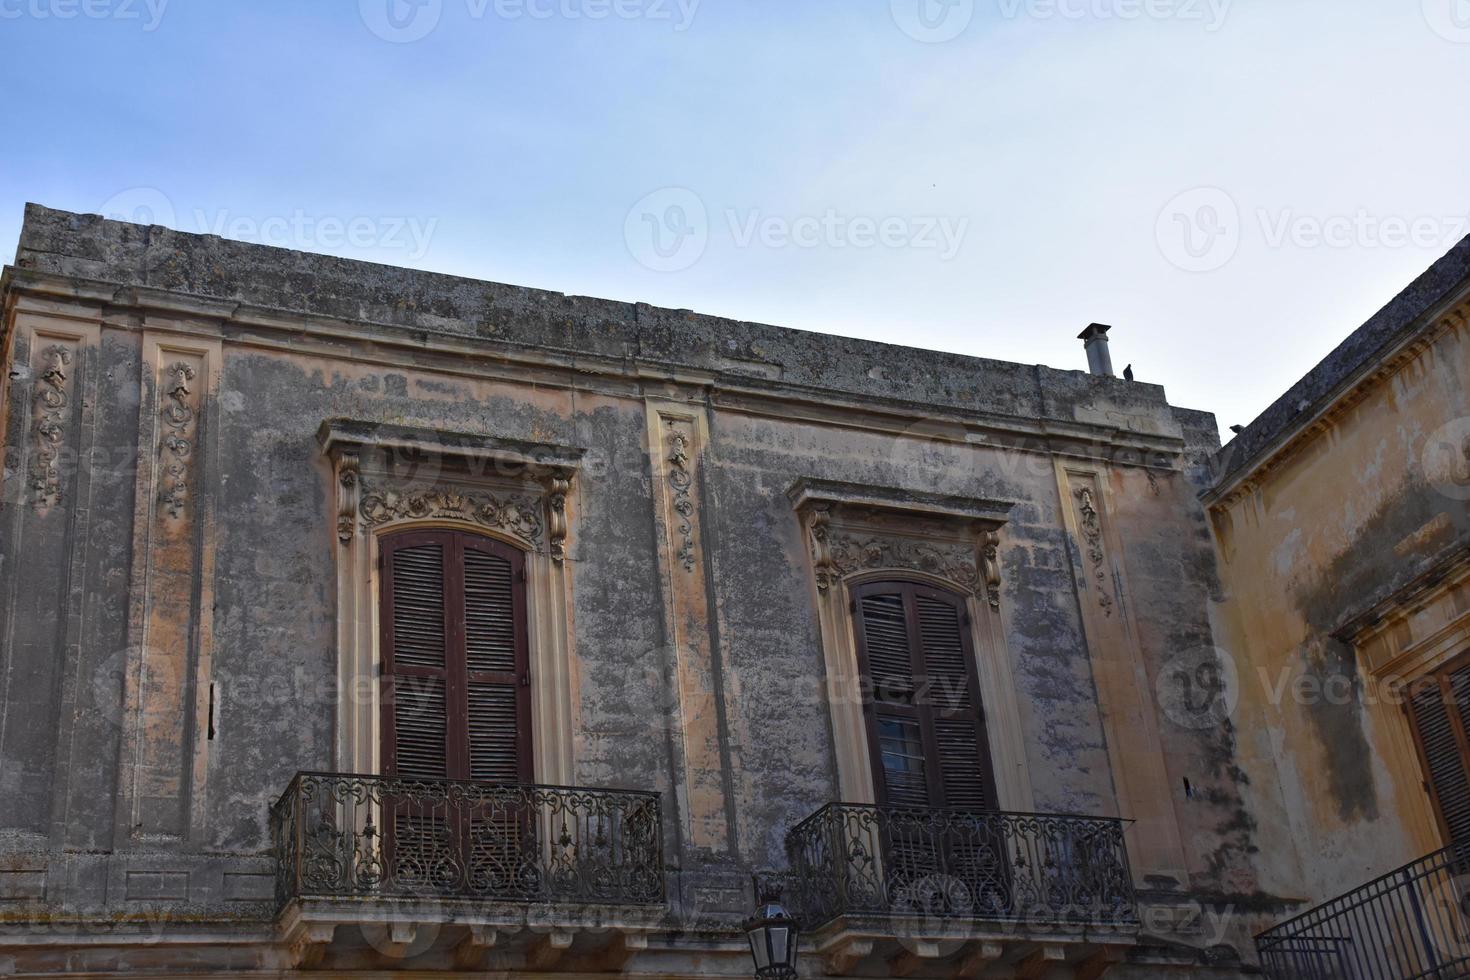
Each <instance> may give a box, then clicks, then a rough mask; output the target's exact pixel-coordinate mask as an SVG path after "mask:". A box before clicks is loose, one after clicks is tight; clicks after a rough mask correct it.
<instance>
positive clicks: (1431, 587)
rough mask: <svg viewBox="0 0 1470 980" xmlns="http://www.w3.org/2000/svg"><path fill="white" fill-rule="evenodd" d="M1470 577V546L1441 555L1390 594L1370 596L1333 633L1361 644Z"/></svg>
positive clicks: (1456, 546)
mask: <svg viewBox="0 0 1470 980" xmlns="http://www.w3.org/2000/svg"><path fill="white" fill-rule="evenodd" d="M1467 578H1470V543H1464V542H1462V543H1460V544H1458V545H1455V546H1454V547H1452V548H1450V549H1449V550H1447V551H1445V552H1443V553H1441V554H1439V555H1438V556H1436V557H1435V558H1434V559H1433V560H1431V561H1430V562H1429V563H1427V564H1426V565H1425V566H1424V567H1423V568H1422V569H1421V570H1420V571H1419V572H1418V573H1417V574H1416V575H1414V577H1413V578H1411V579H1410V580H1409V581H1407V582H1405V583H1404V584H1402V585H1400V586H1398V587H1396V588H1393V589H1392V590H1391V591H1388V592H1386V593H1381V594H1379V595H1375V596H1371V597H1369V598H1368V600H1367V602H1366V603H1365V604H1360V605H1359V607H1358V608H1357V609H1356V610H1354V611H1352V612H1350V613H1349V614H1348V615H1347V616H1346V617H1345V618H1344V619H1343V621H1342V622H1341V623H1340V624H1339V625H1338V626H1337V627H1336V628H1335V629H1334V630H1333V631H1332V635H1333V636H1334V637H1336V638H1337V639H1339V640H1342V641H1343V642H1345V643H1353V644H1361V643H1362V642H1363V640H1364V639H1365V638H1366V637H1368V636H1370V635H1371V634H1373V633H1375V632H1377V631H1379V630H1380V629H1382V628H1383V626H1384V624H1385V623H1387V622H1391V621H1392V620H1393V619H1395V618H1396V617H1399V616H1402V615H1407V614H1409V613H1411V612H1413V610H1414V609H1416V608H1417V607H1419V606H1420V605H1422V604H1423V603H1425V602H1426V601H1428V600H1429V599H1430V598H1431V597H1432V596H1434V595H1436V594H1437V593H1438V592H1440V591H1442V590H1444V589H1447V588H1453V587H1455V586H1456V585H1458V584H1459V583H1461V582H1463V581H1465V580H1466V579H1467Z"/></svg>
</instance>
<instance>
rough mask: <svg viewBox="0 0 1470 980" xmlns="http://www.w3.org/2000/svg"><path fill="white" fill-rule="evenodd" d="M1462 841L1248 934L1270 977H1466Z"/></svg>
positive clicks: (1468, 941)
mask: <svg viewBox="0 0 1470 980" xmlns="http://www.w3.org/2000/svg"><path fill="white" fill-rule="evenodd" d="M1467 876H1470V844H1464V843H1462V844H1457V845H1452V846H1450V847H1447V848H1445V849H1444V850H1442V851H1436V852H1435V853H1433V854H1430V855H1429V856H1428V857H1423V858H1420V859H1419V860H1417V861H1415V862H1413V863H1412V864H1409V865H1406V866H1404V867H1402V868H1400V869H1398V870H1397V871H1394V872H1391V873H1390V874H1386V875H1384V876H1383V877H1381V878H1377V879H1375V880H1373V881H1370V882H1368V883H1367V884H1366V885H1363V886H1361V887H1360V888H1357V889H1355V890H1354V891H1351V892H1348V893H1347V894H1346V895H1342V896H1340V897H1338V898H1335V899H1333V900H1332V901H1330V902H1327V903H1325V904H1323V905H1319V906H1317V907H1316V908H1314V909H1311V910H1310V911H1308V912H1304V913H1303V914H1301V915H1299V916H1297V917H1296V918H1294V919H1290V920H1288V921H1286V922H1283V923H1282V924H1281V925H1279V926H1276V927H1275V928H1274V929H1270V930H1267V931H1266V932H1263V933H1261V934H1260V935H1259V936H1257V937H1256V950H1257V951H1258V952H1259V953H1260V955H1261V965H1262V967H1264V968H1265V971H1266V974H1267V975H1268V976H1270V977H1271V978H1272V980H1298V978H1302V980H1306V978H1310V980H1347V978H1352V980H1410V978H1434V980H1444V978H1449V977H1466V976H1470V918H1467V915H1470V877H1467Z"/></svg>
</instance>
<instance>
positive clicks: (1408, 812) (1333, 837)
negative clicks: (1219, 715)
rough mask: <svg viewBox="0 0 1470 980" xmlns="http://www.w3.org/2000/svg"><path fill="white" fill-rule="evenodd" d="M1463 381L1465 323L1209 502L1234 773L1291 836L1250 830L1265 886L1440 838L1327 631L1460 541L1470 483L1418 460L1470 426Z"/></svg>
mask: <svg viewBox="0 0 1470 980" xmlns="http://www.w3.org/2000/svg"><path fill="white" fill-rule="evenodd" d="M1467 384H1470V342H1467V340H1466V329H1465V326H1464V325H1463V322H1461V324H1460V325H1459V326H1457V327H1451V328H1450V329H1448V330H1447V331H1446V332H1444V333H1443V334H1441V335H1440V336H1439V337H1438V338H1437V339H1435V340H1434V342H1433V343H1432V344H1430V345H1429V346H1428V347H1427V348H1426V349H1424V350H1421V351H1420V352H1419V353H1418V354H1417V355H1415V356H1413V357H1412V358H1411V359H1409V360H1408V361H1407V362H1406V363H1404V364H1402V366H1400V367H1399V368H1398V369H1397V370H1396V371H1395V372H1394V373H1393V374H1392V375H1390V376H1389V377H1387V378H1383V379H1380V380H1379V382H1378V383H1376V384H1375V385H1374V386H1373V387H1372V388H1371V390H1370V391H1368V393H1367V394H1366V397H1363V398H1362V399H1361V400H1360V401H1358V402H1357V403H1356V404H1355V405H1353V406H1351V407H1350V408H1347V409H1346V410H1344V411H1342V412H1341V414H1340V416H1339V417H1336V418H1333V419H1331V421H1330V422H1329V424H1327V425H1326V427H1325V428H1324V429H1322V431H1320V432H1318V433H1317V434H1315V435H1314V436H1313V437H1312V438H1311V439H1310V440H1309V441H1308V442H1307V443H1306V444H1305V445H1304V446H1302V447H1301V448H1300V449H1299V450H1297V451H1296V452H1295V453H1294V454H1293V455H1291V456H1290V458H1289V459H1287V460H1286V461H1285V462H1283V463H1281V464H1280V465H1279V466H1277V467H1275V468H1274V469H1272V470H1270V471H1268V472H1267V473H1265V475H1264V476H1263V477H1261V479H1260V483H1259V485H1258V486H1256V487H1254V488H1253V489H1251V490H1250V491H1249V492H1247V493H1245V494H1244V495H1242V496H1239V497H1237V498H1235V499H1231V500H1228V501H1227V502H1224V503H1217V504H1216V505H1215V506H1214V507H1213V508H1212V513H1211V517H1212V525H1213V528H1214V533H1215V537H1216V540H1217V544H1218V549H1219V555H1220V571H1221V576H1222V588H1223V600H1224V601H1223V604H1222V606H1221V607H1220V608H1219V609H1218V613H1219V617H1218V618H1219V635H1220V636H1221V637H1222V638H1223V639H1222V645H1223V646H1224V648H1225V649H1226V651H1227V652H1228V653H1229V654H1230V656H1231V658H1232V659H1233V662H1234V665H1235V666H1236V668H1237V671H1238V678H1239V689H1238V693H1239V698H1240V701H1239V704H1238V706H1237V708H1236V712H1235V716H1234V717H1235V719H1236V721H1237V725H1238V727H1239V728H1240V729H1241V730H1242V732H1243V738H1242V744H1241V747H1240V752H1241V764H1242V766H1243V767H1244V768H1245V769H1246V770H1247V772H1248V773H1250V774H1252V775H1253V776H1254V777H1255V780H1256V781H1255V783H1254V784H1253V785H1252V787H1251V790H1250V792H1251V794H1252V796H1253V797H1255V798H1256V800H1257V803H1258V808H1259V810H1260V812H1261V813H1263V814H1265V815H1266V817H1267V818H1268V819H1279V820H1280V821H1281V826H1282V827H1283V828H1284V829H1289V834H1278V835H1262V837H1263V840H1264V842H1265V846H1266V847H1267V848H1270V849H1271V851H1273V852H1274V853H1270V854H1267V855H1266V856H1265V857H1266V859H1265V860H1263V861H1262V862H1261V864H1262V867H1263V868H1266V869H1268V870H1272V871H1274V873H1275V875H1277V876H1278V877H1279V878H1280V879H1281V880H1277V881H1273V882H1268V883H1267V884H1268V887H1269V888H1270V889H1279V890H1280V891H1281V892H1283V893H1286V894H1291V893H1293V892H1295V893H1297V894H1299V895H1301V897H1306V898H1312V899H1315V900H1320V899H1322V898H1325V897H1328V896H1331V895H1334V894H1337V893H1339V892H1341V891H1344V890H1346V889H1349V888H1352V887H1355V886H1357V885H1359V884H1361V883H1362V882H1363V881H1365V880H1367V879H1369V878H1371V877H1373V876H1376V875H1378V874H1381V873H1384V872H1386V871H1389V870H1391V869H1392V868H1394V867H1397V866H1398V865H1400V864H1403V863H1406V862H1408V861H1410V860H1412V859H1414V858H1416V857H1418V856H1420V855H1421V854H1423V853H1426V852H1427V851H1429V850H1432V849H1434V848H1435V847H1436V846H1438V843H1439V841H1438V833H1437V831H1436V830H1435V829H1434V828H1433V824H1432V819H1431V817H1430V814H1429V811H1428V808H1427V804H1426V799H1425V794H1424V791H1423V789H1422V787H1421V785H1420V780H1421V778H1422V776H1421V774H1420V772H1419V765H1418V761H1417V759H1416V758H1415V757H1414V756H1413V748H1412V744H1411V743H1410V742H1409V741H1408V739H1407V737H1406V736H1407V725H1406V723H1405V722H1404V719H1403V714H1402V711H1401V710H1400V708H1399V707H1398V706H1397V704H1396V703H1389V702H1387V701H1385V697H1386V696H1387V692H1386V691H1385V690H1384V688H1383V687H1382V685H1379V684H1376V683H1374V680H1373V678H1372V677H1371V676H1370V675H1369V673H1368V671H1367V669H1366V668H1365V667H1363V666H1362V664H1361V660H1360V658H1359V657H1358V656H1357V654H1356V652H1355V651H1353V650H1352V649H1350V648H1348V647H1347V646H1346V644H1343V643H1341V642H1340V641H1335V640H1333V639H1332V638H1331V636H1330V633H1331V632H1332V629H1334V628H1335V627H1336V626H1338V625H1341V623H1342V622H1343V621H1344V620H1345V619H1346V618H1348V617H1349V615H1350V614H1351V613H1353V612H1354V611H1357V610H1360V609H1361V608H1362V607H1363V606H1364V605H1366V604H1368V603H1370V602H1371V601H1373V598H1374V595H1375V592H1377V591H1379V590H1382V589H1385V588H1388V587H1389V586H1390V585H1391V584H1392V583H1393V582H1394V580H1395V577H1396V576H1397V577H1402V576H1403V575H1404V574H1405V573H1406V572H1407V570H1408V569H1410V567H1411V566H1413V565H1415V564H1416V563H1418V562H1422V561H1425V560H1427V559H1429V558H1431V557H1432V556H1434V555H1436V554H1438V553H1441V552H1442V551H1443V550H1444V549H1446V548H1447V547H1451V546H1453V545H1454V544H1455V542H1456V541H1457V540H1458V541H1460V542H1462V543H1463V541H1464V540H1465V539H1466V538H1467V535H1470V516H1467V502H1466V496H1467V494H1466V493H1465V491H1467V490H1470V487H1467V486H1465V485H1460V486H1459V487H1458V490H1456V488H1455V487H1454V486H1452V485H1451V486H1446V485H1445V484H1444V483H1443V482H1442V480H1441V482H1439V483H1438V484H1437V483H1436V482H1435V480H1434V479H1433V478H1432V476H1433V475H1432V474H1427V473H1426V469H1425V462H1424V458H1425V451H1426V446H1428V445H1429V444H1430V443H1431V442H1432V441H1434V440H1440V439H1442V438H1443V437H1444V435H1445V434H1446V427H1447V426H1448V427H1450V432H1452V433H1453V432H1461V431H1462V430H1463V431H1464V432H1470V419H1467V416H1470V400H1467V396H1466V387H1467ZM1278 772H1279V778H1277V779H1276V782H1277V785H1275V786H1272V785H1269V783H1270V781H1271V778H1272V775H1273V774H1274V773H1278ZM1273 815H1274V816H1273ZM1291 849H1294V850H1295V851H1296V855H1292V854H1291V853H1290V850H1291ZM1294 858H1295V859H1296V860H1294ZM1298 868H1299V869H1300V870H1297V869H1298ZM1292 877H1297V878H1298V881H1297V882H1296V883H1293V882H1292V881H1291V880H1290V879H1291V878H1292Z"/></svg>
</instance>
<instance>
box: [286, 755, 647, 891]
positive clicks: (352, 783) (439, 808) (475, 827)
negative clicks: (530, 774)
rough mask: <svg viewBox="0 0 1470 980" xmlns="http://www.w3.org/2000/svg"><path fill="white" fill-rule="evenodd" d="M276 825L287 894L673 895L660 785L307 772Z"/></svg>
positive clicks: (296, 781) (297, 781) (290, 790)
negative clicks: (655, 788) (582, 785)
mask: <svg viewBox="0 0 1470 980" xmlns="http://www.w3.org/2000/svg"><path fill="white" fill-rule="evenodd" d="M271 827H272V835H273V837H274V845H275V851H276V857H277V862H278V864H277V869H278V870H277V880H276V886H277V887H276V891H277V900H278V902H279V904H281V905H282V906H284V905H285V904H286V903H287V902H289V901H291V900H292V899H294V898H307V897H311V898H362V897H381V898H409V897H411V898H437V899H480V900H494V901H510V902H528V903H529V902H537V903H553V904H598V905H658V904H662V903H663V902H664V900H665V883H664V854H663V823H662V819H661V815H660V812H659V797H658V794H657V793H639V792H627V791H621V790H600V789H579V788H571V787H558V786H529V785H527V786H520V785H502V784H497V783H483V782H456V781H450V780H429V779H396V778H392V777H387V776H360V775H346V774H338V773H310V772H304V773H299V774H298V775H297V776H296V777H295V778H294V779H292V780H291V785H290V786H289V787H288V788H287V790H286V792H285V793H284V794H283V795H282V796H281V798H280V800H278V801H277V802H276V804H275V805H274V806H273V807H272V808H271Z"/></svg>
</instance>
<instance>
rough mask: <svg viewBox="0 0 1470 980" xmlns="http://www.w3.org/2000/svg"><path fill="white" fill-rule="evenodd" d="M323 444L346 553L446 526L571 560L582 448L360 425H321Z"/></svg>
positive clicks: (319, 433)
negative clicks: (570, 504) (401, 525)
mask: <svg viewBox="0 0 1470 980" xmlns="http://www.w3.org/2000/svg"><path fill="white" fill-rule="evenodd" d="M317 442H318V444H319V445H320V446H321V449H322V452H323V453H324V454H326V456H327V457H328V458H329V459H330V460H331V461H332V466H333V472H334V476H335V483H336V493H337V538H338V540H339V541H341V542H342V544H343V545H344V546H345V545H349V544H351V542H352V541H353V539H354V538H355V537H356V536H357V535H358V534H359V533H362V532H364V531H368V530H371V529H373V528H375V527H378V526H379V525H382V524H388V523H392V522H395V521H409V520H432V519H442V520H455V521H462V522H465V523H469V524H477V525H480V526H482V527H485V528H488V529H490V530H493V531H496V532H498V533H501V534H504V535H507V536H509V537H512V538H515V539H517V540H519V541H520V542H521V543H523V544H525V545H526V546H527V547H528V548H530V549H532V550H536V551H542V552H544V553H545V554H548V555H550V557H551V558H552V559H553V560H554V561H556V562H561V561H563V560H565V558H566V542H567V534H568V524H567V497H568V496H569V495H570V494H571V492H572V484H573V481H574V480H575V478H576V475H577V472H578V470H579V468H580V467H581V464H582V458H583V456H584V455H585V452H586V451H585V450H583V449H580V448H576V447H573V446H562V445H553V444H549V443H531V442H525V441H522V440H517V439H503V438H499V437H495V436H484V435H476V434H472V433H464V432H449V431H444V430H439V429H424V428H415V427H410V426H401V425H388V424H383V423H377V422H366V421H361V420H356V419H331V420H328V421H326V422H323V423H322V425H321V428H320V429H319V430H318V431H317Z"/></svg>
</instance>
